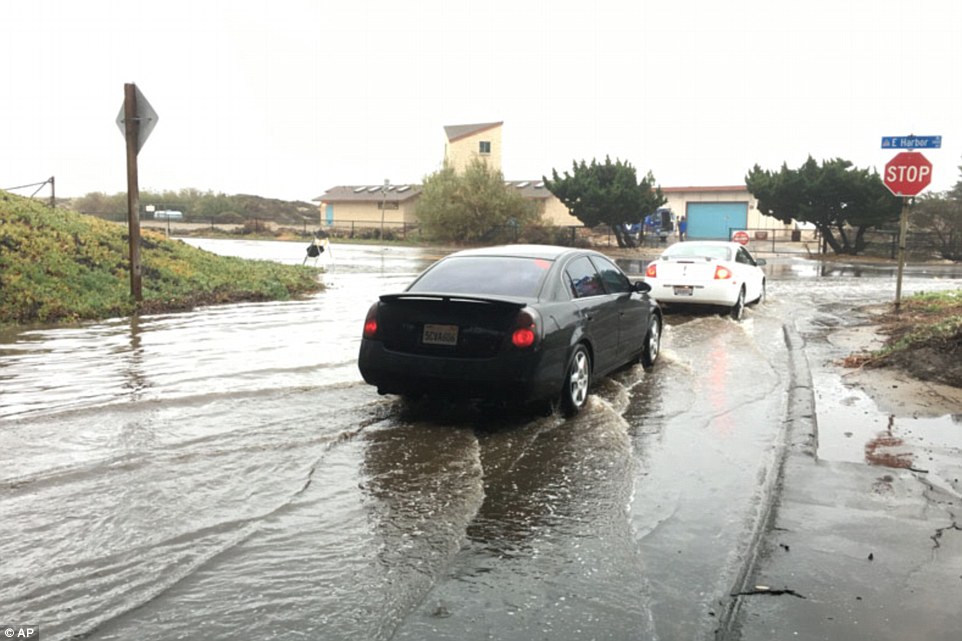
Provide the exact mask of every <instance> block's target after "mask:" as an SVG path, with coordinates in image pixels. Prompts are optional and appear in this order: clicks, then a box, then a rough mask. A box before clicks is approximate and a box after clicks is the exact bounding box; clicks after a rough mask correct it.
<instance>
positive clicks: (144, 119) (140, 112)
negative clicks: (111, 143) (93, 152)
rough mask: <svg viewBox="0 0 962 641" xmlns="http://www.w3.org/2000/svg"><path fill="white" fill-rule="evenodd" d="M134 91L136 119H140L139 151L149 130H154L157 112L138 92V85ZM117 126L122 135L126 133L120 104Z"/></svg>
mask: <svg viewBox="0 0 962 641" xmlns="http://www.w3.org/2000/svg"><path fill="white" fill-rule="evenodd" d="M134 91H136V92H137V93H136V96H137V120H139V121H140V131H139V132H138V135H137V152H138V153H139V152H140V148H141V147H143V146H144V143H145V142H146V141H147V136H149V135H150V132H151V131H153V130H154V125H156V124H157V120H158V119H159V118H158V117H157V112H156V111H154V108H153V107H151V106H150V103H149V102H147V99H146V98H144V94H142V93H140V87H137V86H134ZM117 127H119V128H120V133H122V134H123V135H124V136H126V135H127V121H126V119H125V118H124V105H123V104H121V105H120V113H119V114H117Z"/></svg>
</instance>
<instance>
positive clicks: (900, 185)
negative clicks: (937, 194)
mask: <svg viewBox="0 0 962 641" xmlns="http://www.w3.org/2000/svg"><path fill="white" fill-rule="evenodd" d="M882 182H884V183H885V186H886V187H888V188H889V191H890V192H892V193H893V194H895V195H896V196H916V195H918V193H919V192H920V191H922V190H923V189H925V188H926V187H928V186H929V183H930V182H932V163H930V162H929V161H928V159H927V158H926V157H925V156H923V155H922V154H920V153H918V152H913V151H903V152H902V153H900V154H896V155H895V158H893V159H892V160H890V161H888V163H887V164H886V165H885V173H884V174H883V175H882Z"/></svg>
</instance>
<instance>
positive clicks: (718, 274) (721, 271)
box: [715, 265, 732, 280]
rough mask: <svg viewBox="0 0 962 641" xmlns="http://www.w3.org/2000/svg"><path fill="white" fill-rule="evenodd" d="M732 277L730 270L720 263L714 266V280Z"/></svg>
mask: <svg viewBox="0 0 962 641" xmlns="http://www.w3.org/2000/svg"><path fill="white" fill-rule="evenodd" d="M731 277H732V270H730V269H728V268H727V267H724V266H722V265H716V266H715V280H728V279H729V278H731Z"/></svg>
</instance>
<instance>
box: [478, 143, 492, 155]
mask: <svg viewBox="0 0 962 641" xmlns="http://www.w3.org/2000/svg"><path fill="white" fill-rule="evenodd" d="M478 150H479V151H480V152H481V153H482V154H490V153H491V141H490V140H482V141H481V142H479V143H478Z"/></svg>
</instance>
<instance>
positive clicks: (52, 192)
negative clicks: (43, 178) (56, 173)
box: [50, 176, 57, 209]
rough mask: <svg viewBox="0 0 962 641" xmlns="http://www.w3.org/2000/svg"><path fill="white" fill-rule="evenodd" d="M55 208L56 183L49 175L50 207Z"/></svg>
mask: <svg viewBox="0 0 962 641" xmlns="http://www.w3.org/2000/svg"><path fill="white" fill-rule="evenodd" d="M56 208H57V184H56V181H55V180H54V177H53V176H51V177H50V209H56Z"/></svg>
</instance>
